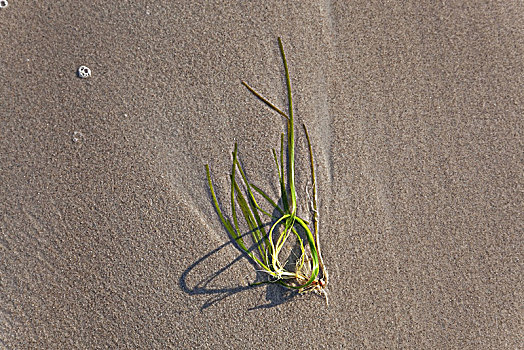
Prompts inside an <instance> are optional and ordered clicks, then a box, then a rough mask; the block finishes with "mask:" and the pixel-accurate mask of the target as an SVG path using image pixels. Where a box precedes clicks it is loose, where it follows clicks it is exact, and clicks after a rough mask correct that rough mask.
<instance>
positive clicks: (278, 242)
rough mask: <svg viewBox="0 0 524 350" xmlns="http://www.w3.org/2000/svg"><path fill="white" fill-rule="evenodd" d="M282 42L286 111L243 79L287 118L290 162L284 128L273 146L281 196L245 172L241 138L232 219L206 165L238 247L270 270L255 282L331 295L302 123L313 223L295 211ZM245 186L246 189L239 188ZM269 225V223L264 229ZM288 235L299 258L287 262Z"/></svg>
mask: <svg viewBox="0 0 524 350" xmlns="http://www.w3.org/2000/svg"><path fill="white" fill-rule="evenodd" d="M278 44H279V48H280V53H281V55H282V61H283V64H284V70H285V75H286V85H287V95H288V102H289V106H288V113H287V114H286V113H285V112H283V111H282V110H281V109H279V108H277V107H276V106H275V105H274V104H273V103H271V102H270V101H269V100H267V99H266V98H264V97H263V96H262V95H261V94H259V93H258V92H257V91H255V90H254V89H253V88H252V87H250V86H249V85H248V84H247V83H246V82H244V81H242V84H243V85H244V86H245V87H246V88H247V89H248V90H249V91H250V92H251V93H253V94H254V95H255V96H256V97H257V98H258V99H259V100H261V101H262V102H264V103H265V104H266V105H267V106H269V107H270V108H271V109H272V110H273V111H275V112H277V113H278V114H280V115H281V116H282V117H283V118H284V119H285V120H286V123H287V167H286V166H284V149H285V142H284V139H285V135H284V133H282V135H281V140H280V154H279V155H277V152H276V151H275V150H274V149H273V150H272V152H273V157H274V160H275V164H276V167H277V174H278V180H279V183H280V191H281V197H280V200H277V201H274V200H272V199H271V197H270V196H269V195H268V194H267V193H266V192H264V191H263V190H262V189H260V188H259V187H257V186H255V185H254V184H252V183H250V182H249V181H248V179H247V176H246V173H245V171H244V169H243V167H242V165H241V164H240V162H239V160H238V147H237V144H235V147H234V150H233V165H232V169H231V174H230V178H231V211H232V213H231V218H232V221H231V219H229V218H226V217H225V216H224V215H223V213H222V211H221V209H220V205H219V202H218V200H217V197H216V195H215V191H214V188H213V183H212V181H211V175H210V172H209V166H208V165H206V174H207V180H208V183H209V188H210V191H211V196H212V198H213V204H214V206H215V208H216V211H217V213H218V216H219V217H220V220H221V221H222V224H223V225H224V227H225V228H226V230H227V231H228V232H229V234H230V235H231V237H232V238H233V240H234V241H235V242H236V243H237V244H238V247H239V248H240V249H241V250H243V251H244V252H245V253H246V254H247V255H248V256H249V257H250V258H251V259H252V260H253V261H254V262H255V263H256V264H257V265H258V266H260V268H261V269H262V271H264V272H266V273H267V274H268V275H269V276H270V279H269V280H268V281H264V282H258V283H255V284H260V283H278V284H280V285H282V286H284V287H286V288H289V289H294V290H298V292H299V293H306V292H310V291H314V292H317V293H318V294H321V295H322V294H323V295H324V296H325V297H326V300H327V293H326V289H325V288H326V285H327V282H328V275H327V271H326V268H325V266H324V262H323V260H322V255H321V254H320V246H319V238H318V211H317V191H316V178H315V167H314V161H313V150H312V147H311V141H310V139H309V134H308V131H307V128H306V126H305V125H303V127H304V133H305V135H306V140H307V145H308V149H309V157H310V165H311V178H312V187H313V194H312V199H310V205H311V213H312V218H311V223H309V222H308V221H306V220H304V219H302V218H300V217H299V216H297V195H296V189H295V132H294V131H295V130H294V128H295V125H294V119H293V100H292V96H291V81H290V78H289V70H288V66H287V61H286V56H285V53H284V47H283V45H282V40H281V39H280V38H278ZM286 174H287V178H286ZM238 175H240V178H238ZM241 186H242V187H243V189H244V191H242V190H241ZM255 193H256V194H257V196H258V197H259V198H260V197H261V198H262V199H264V200H265V201H266V202H267V203H268V205H269V206H271V211H266V210H264V209H262V208H261V207H260V206H259V204H258V202H257V200H256V198H255ZM277 203H280V204H277ZM238 209H240V214H241V215H242V216H243V219H244V220H245V222H246V224H247V226H248V227H249V233H250V234H251V237H252V240H253V243H254V248H253V249H250V247H248V246H247V245H246V242H245V241H244V236H245V235H244V234H242V231H241V229H240V226H239V216H240V215H239V213H238V212H237V210H238ZM262 218H267V219H268V220H269V224H268V223H266V222H264V221H263V220H262ZM310 227H311V228H310ZM266 228H269V229H268V230H266ZM290 236H292V237H295V240H294V242H295V244H294V248H295V251H297V252H299V253H298V254H295V259H294V260H295V261H294V262H291V264H290V263H289V261H287V260H286V261H285V262H283V261H282V260H281V257H280V254H281V253H282V252H283V249H284V247H287V249H288V250H289V245H292V243H290V241H289V240H288V238H289V237H290ZM304 241H307V244H304ZM286 243H287V244H286ZM291 255H293V254H291Z"/></svg>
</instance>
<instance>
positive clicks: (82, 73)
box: [78, 66, 91, 79]
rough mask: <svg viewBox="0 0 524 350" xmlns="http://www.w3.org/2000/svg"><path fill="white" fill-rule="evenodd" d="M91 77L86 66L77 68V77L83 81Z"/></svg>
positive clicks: (89, 70)
mask: <svg viewBox="0 0 524 350" xmlns="http://www.w3.org/2000/svg"><path fill="white" fill-rule="evenodd" d="M90 76H91V69H89V68H87V67H86V66H80V67H78V77H79V78H82V79H85V78H89V77H90Z"/></svg>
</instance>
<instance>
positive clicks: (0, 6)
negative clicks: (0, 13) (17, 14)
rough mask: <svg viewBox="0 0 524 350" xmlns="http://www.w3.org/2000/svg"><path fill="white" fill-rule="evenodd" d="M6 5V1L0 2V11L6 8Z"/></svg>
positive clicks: (0, 0)
mask: <svg viewBox="0 0 524 350" xmlns="http://www.w3.org/2000/svg"><path fill="white" fill-rule="evenodd" d="M7 5H8V3H7V0H0V9H1V8H4V7H7Z"/></svg>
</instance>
